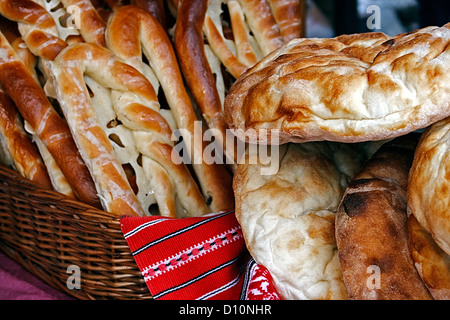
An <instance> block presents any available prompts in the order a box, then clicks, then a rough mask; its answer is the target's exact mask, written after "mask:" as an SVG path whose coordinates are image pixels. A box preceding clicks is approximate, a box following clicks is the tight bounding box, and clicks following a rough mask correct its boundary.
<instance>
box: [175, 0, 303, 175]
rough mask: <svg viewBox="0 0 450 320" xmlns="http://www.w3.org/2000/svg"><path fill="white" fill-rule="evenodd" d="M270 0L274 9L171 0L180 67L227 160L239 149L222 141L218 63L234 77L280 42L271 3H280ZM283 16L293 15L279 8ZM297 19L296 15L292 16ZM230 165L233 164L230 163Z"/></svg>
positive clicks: (261, 4)
mask: <svg viewBox="0 0 450 320" xmlns="http://www.w3.org/2000/svg"><path fill="white" fill-rule="evenodd" d="M223 4H226V8H228V13H229V17H230V24H231V27H232V29H231V31H230V32H225V31H224V30H226V29H227V28H226V26H225V23H223V21H222V20H223V19H222V5H223ZM273 4H274V10H276V11H277V13H278V14H276V13H274V12H272V9H271V6H270V4H269V2H267V1H266V0H256V1H253V0H251V1H247V0H239V1H237V0H230V1H206V0H205V1H192V0H185V1H181V3H180V2H179V1H173V7H174V8H176V14H177V21H176V26H175V34H174V44H175V49H176V51H177V53H178V58H179V62H180V66H181V69H182V71H183V74H184V76H185V78H186V82H187V84H188V86H189V88H190V90H191V92H192V95H193V97H194V100H195V102H196V104H197V105H198V107H199V108H200V110H201V112H202V116H203V117H204V119H205V121H206V123H207V124H208V126H209V127H210V128H214V129H216V130H217V134H216V135H215V138H216V141H218V142H219V144H220V145H222V146H224V154H225V157H226V160H227V163H230V164H231V163H237V157H238V156H240V155H237V150H236V148H235V144H233V145H229V146H227V145H226V144H224V140H225V137H227V129H228V126H227V124H226V123H225V121H224V118H223V100H224V98H225V94H226V91H227V90H228V88H227V86H226V80H224V78H225V75H224V74H223V72H222V70H221V64H223V66H224V67H225V68H226V70H227V71H228V72H229V73H230V74H231V75H232V77H233V78H238V77H239V76H240V75H241V74H242V73H243V72H244V71H245V70H247V68H249V67H251V66H253V65H254V64H255V63H256V62H257V61H258V60H260V59H261V58H262V57H263V56H264V55H265V54H267V53H268V52H270V51H272V50H274V49H277V48H279V47H280V46H281V45H282V44H283V43H284V39H283V37H282V35H281V32H280V28H279V26H278V25H277V21H276V18H275V16H277V17H278V19H279V21H280V22H281V20H283V19H282V18H281V16H282V14H281V13H280V12H279V11H278V9H277V6H276V4H279V5H280V6H282V5H281V3H278V1H273ZM294 6H298V7H300V2H299V1H291V2H290V3H289V4H287V5H286V7H287V8H293V7H294ZM294 11H296V10H294ZM297 11H300V10H297ZM286 12H290V11H289V10H287V11H286ZM288 16H290V17H291V18H292V15H290V14H283V17H284V19H288ZM298 19H300V17H295V18H294V20H296V21H298ZM294 24H295V23H294ZM251 33H252V34H253V35H252V34H251ZM231 34H232V35H231ZM203 35H204V36H205V38H206V40H207V41H208V42H207V44H205V43H204V40H203V39H204V37H203ZM291 36H292V34H291V35H290V36H288V37H291ZM297 36H300V32H299V34H298V35H297ZM186 52H192V54H190V55H187V54H185V53H186ZM230 81H231V80H230ZM231 167H232V169H233V170H234V169H235V166H233V165H231Z"/></svg>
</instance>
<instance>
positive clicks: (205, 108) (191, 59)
mask: <svg viewBox="0 0 450 320" xmlns="http://www.w3.org/2000/svg"><path fill="white" fill-rule="evenodd" d="M207 7H208V1H192V0H184V1H182V2H181V4H180V5H179V8H178V11H177V12H178V13H177V22H176V26H175V34H174V46H175V50H176V52H177V55H178V61H179V63H180V67H181V70H182V72H183V75H184V77H185V79H186V82H187V85H188V87H189V89H190V91H191V93H192V95H193V98H194V101H195V102H196V105H197V106H198V107H199V109H200V110H201V113H202V117H203V118H204V120H205V122H206V124H207V125H208V127H209V128H214V129H216V130H218V134H216V135H215V137H216V139H217V140H216V141H217V142H218V143H219V145H221V146H224V148H226V146H225V143H224V141H225V137H226V130H227V128H228V126H227V124H226V123H225V121H224V119H223V111H222V102H221V99H220V96H219V93H218V91H217V88H216V80H215V78H214V74H213V73H212V71H211V68H210V66H209V63H208V59H207V57H206V53H205V48H204V41H203V21H204V17H205V14H206V10H207ZM187 52H189V53H190V54H186V53H187ZM224 153H225V154H224V155H225V157H226V158H227V159H228V162H229V163H236V161H235V160H236V152H234V150H228V151H226V150H225V152H224Z"/></svg>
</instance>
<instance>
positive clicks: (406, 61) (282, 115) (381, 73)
mask: <svg viewBox="0 0 450 320" xmlns="http://www.w3.org/2000/svg"><path fill="white" fill-rule="evenodd" d="M449 41H450V24H447V25H445V26H443V27H440V28H439V27H428V28H424V29H420V30H417V31H416V32H412V33H409V34H401V35H398V36H396V37H388V36H386V35H384V34H381V33H367V34H358V35H346V36H340V37H337V38H332V39H294V40H292V41H290V42H289V43H288V44H286V45H285V46H284V47H282V48H281V49H279V50H276V51H274V52H272V53H271V54H269V55H268V56H266V57H265V58H264V59H263V60H261V61H260V62H259V63H258V64H257V65H255V66H254V67H252V68H251V69H249V70H247V72H246V73H245V74H243V75H242V76H241V77H240V78H239V79H238V80H237V81H236V82H235V83H234V84H233V86H232V88H231V89H230V91H229V93H228V95H227V97H226V99H225V105H224V108H225V110H224V111H225V120H226V122H227V123H228V124H229V126H230V127H231V128H232V129H241V130H242V131H246V130H248V129H255V130H258V129H260V128H265V129H272V130H279V131H280V143H284V142H305V141H313V140H333V141H340V142H357V141H368V140H381V139H388V138H393V137H395V136H398V135H401V134H406V133H408V132H411V131H414V130H416V129H419V128H424V127H426V126H428V125H429V124H431V123H433V122H435V121H437V120H439V119H443V118H445V117H446V116H448V115H449V110H450V108H448V105H449V101H450V99H449V96H450V87H449V83H450V80H449V73H448V72H447V69H448V65H449V63H450V62H449V61H450V60H449V57H450V46H449ZM269 132H270V130H269ZM241 138H243V139H245V137H243V136H242V135H241ZM265 138H266V137H265V136H263V134H261V136H260V135H258V134H255V135H254V136H251V137H249V138H248V139H247V140H248V141H249V142H253V143H255V142H258V140H260V139H265Z"/></svg>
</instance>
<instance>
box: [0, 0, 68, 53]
mask: <svg viewBox="0 0 450 320" xmlns="http://www.w3.org/2000/svg"><path fill="white" fill-rule="evenodd" d="M43 2H44V3H46V4H48V3H47V2H46V1H43ZM0 13H1V14H2V15H3V16H5V17H6V18H8V19H10V20H13V21H17V22H18V27H19V31H20V33H21V35H22V39H23V40H24V42H25V43H26V44H27V47H28V49H29V50H30V51H31V52H32V53H33V54H34V55H35V56H38V57H43V58H45V59H48V60H53V59H54V58H55V57H56V56H57V55H58V53H59V52H60V51H61V50H62V49H64V48H65V47H66V46H67V44H66V42H65V39H62V38H60V35H59V30H58V27H57V24H56V23H55V20H54V17H52V15H50V13H49V12H48V11H47V10H46V8H45V7H44V6H41V5H40V4H38V3H37V2H34V1H32V0H20V1H12V0H5V1H1V2H0ZM58 13H60V11H59V12H58ZM75 34H76V33H75ZM68 35H69V34H67V33H66V36H68Z"/></svg>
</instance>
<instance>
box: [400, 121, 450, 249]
mask: <svg viewBox="0 0 450 320" xmlns="http://www.w3.org/2000/svg"><path fill="white" fill-rule="evenodd" d="M449 137H450V118H447V119H444V120H442V121H439V122H437V123H435V124H433V125H432V126H430V127H429V128H427V130H426V131H425V132H424V134H423V136H422V137H421V140H420V143H419V146H418V147H417V151H416V155H415V157H414V162H413V164H412V167H411V171H410V173H409V185H408V209H409V211H410V213H412V214H413V215H414V216H415V217H416V219H417V221H418V222H419V223H420V225H421V226H422V227H423V228H424V229H425V230H426V231H427V232H429V233H430V234H431V235H432V236H433V239H434V241H436V243H437V244H438V245H439V247H441V248H442V250H444V251H445V252H446V253H447V254H450V197H449V186H450V175H449V165H450V157H449V148H450V140H449Z"/></svg>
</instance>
